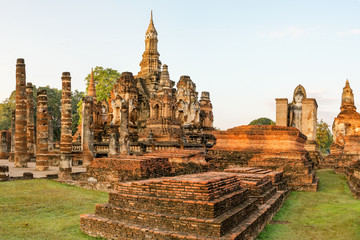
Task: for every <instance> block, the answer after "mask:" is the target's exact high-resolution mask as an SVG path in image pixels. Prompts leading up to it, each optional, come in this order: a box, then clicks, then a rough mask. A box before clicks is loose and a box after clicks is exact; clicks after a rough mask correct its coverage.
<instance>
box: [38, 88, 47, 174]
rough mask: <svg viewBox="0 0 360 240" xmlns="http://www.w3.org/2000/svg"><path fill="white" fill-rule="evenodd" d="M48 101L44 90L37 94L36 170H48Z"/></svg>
mask: <svg viewBox="0 0 360 240" xmlns="http://www.w3.org/2000/svg"><path fill="white" fill-rule="evenodd" d="M48 141H49V126H48V99H47V92H46V90H44V89H42V90H38V92H37V118H36V170H39V171H44V170H47V169H49V161H48Z"/></svg>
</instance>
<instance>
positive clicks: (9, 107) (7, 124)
mask: <svg viewBox="0 0 360 240" xmlns="http://www.w3.org/2000/svg"><path fill="white" fill-rule="evenodd" d="M14 110H15V91H13V92H12V93H11V95H10V97H9V98H7V99H5V100H4V101H3V102H2V103H0V131H1V130H8V129H10V128H11V118H12V112H13V111H14Z"/></svg>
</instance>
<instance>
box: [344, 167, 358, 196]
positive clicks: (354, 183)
mask: <svg viewBox="0 0 360 240" xmlns="http://www.w3.org/2000/svg"><path fill="white" fill-rule="evenodd" d="M345 173H346V177H347V179H348V185H349V188H350V190H351V192H352V193H353V195H354V197H355V198H357V199H360V160H357V161H353V162H352V163H351V164H350V166H349V167H347V168H346V172H345Z"/></svg>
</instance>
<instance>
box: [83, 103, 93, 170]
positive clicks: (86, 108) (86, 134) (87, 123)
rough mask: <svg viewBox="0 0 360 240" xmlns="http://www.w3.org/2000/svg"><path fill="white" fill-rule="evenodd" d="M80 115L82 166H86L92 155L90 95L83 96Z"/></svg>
mask: <svg viewBox="0 0 360 240" xmlns="http://www.w3.org/2000/svg"><path fill="white" fill-rule="evenodd" d="M82 104H83V105H82V116H81V120H82V121H81V123H82V126H81V131H82V134H81V142H82V150H83V166H88V165H89V164H90V163H91V161H92V160H93V156H94V123H93V106H94V101H93V97H92V96H85V97H83V103H82Z"/></svg>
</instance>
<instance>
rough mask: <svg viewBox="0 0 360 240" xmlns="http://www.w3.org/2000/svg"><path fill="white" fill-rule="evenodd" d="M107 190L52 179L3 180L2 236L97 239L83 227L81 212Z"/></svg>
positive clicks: (104, 198) (0, 184) (88, 210)
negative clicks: (82, 228) (82, 186)
mask: <svg viewBox="0 0 360 240" xmlns="http://www.w3.org/2000/svg"><path fill="white" fill-rule="evenodd" d="M107 200H108V193H104V192H98V191H93V190H86V189H82V188H78V187H73V186H69V185H65V184H60V183H57V182H54V181H52V180H28V181H11V182H0V239H6V240H10V239H37V240H38V239H52V240H53V239H61V240H62V239H74V240H75V239H76V240H78V239H96V238H92V237H89V236H88V235H86V234H83V233H82V232H81V231H80V217H79V216H80V215H81V214H85V213H93V212H94V210H95V204H97V203H103V202H107Z"/></svg>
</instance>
